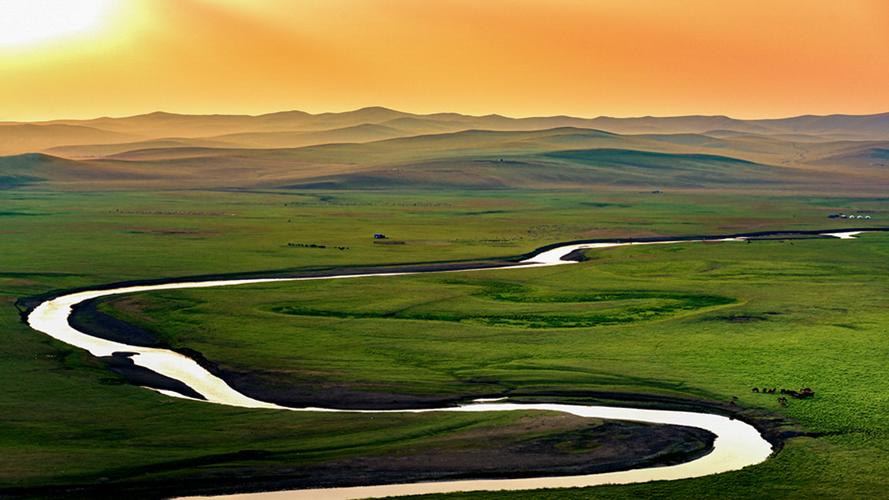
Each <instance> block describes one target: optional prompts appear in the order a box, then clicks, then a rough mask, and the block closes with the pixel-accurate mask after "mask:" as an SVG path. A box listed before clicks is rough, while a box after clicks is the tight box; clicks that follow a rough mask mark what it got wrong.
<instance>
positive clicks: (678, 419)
mask: <svg viewBox="0 0 889 500" xmlns="http://www.w3.org/2000/svg"><path fill="white" fill-rule="evenodd" d="M861 232H863V231H853V232H844V233H843V232H834V233H831V232H824V233H821V235H822V236H830V237H835V238H841V239H850V238H853V237H854V236H855V235H857V234H859V233H861ZM745 240H746V238H745V237H743V236H740V237H726V238H701V239H694V240H690V239H689V240H670V241H623V242H620V241H615V242H598V243H575V244H566V245H562V246H555V247H551V248H549V249H547V250H544V251H541V252H539V253H537V254H535V255H533V256H531V257H530V258H528V259H526V260H523V261H521V262H518V263H516V264H513V265H505V266H502V267H480V268H477V269H461V270H459V271H415V272H381V273H361V274H350V275H336V276H312V277H288V278H255V279H227V280H213V281H183V282H178V283H176V282H174V283H164V284H152V285H137V286H124V287H120V288H113V289H104V290H88V291H81V292H76V293H70V294H67V295H61V296H59V297H55V298H53V299H50V300H47V301H45V302H43V303H41V304H39V305H38V306H37V307H35V308H34V309H33V310H32V311H31V312H30V314H29V315H28V316H27V321H28V324H29V325H30V326H31V328H33V329H34V330H37V331H39V332H42V333H45V334H47V335H49V336H50V337H53V338H55V339H57V340H60V341H62V342H64V343H66V344H69V345H72V346H74V347H78V348H80V349H85V350H87V351H89V352H90V353H91V354H93V355H94V356H111V355H112V354H114V353H122V352H123V353H128V354H129V355H130V359H132V361H133V362H134V363H135V364H136V365H137V366H141V367H144V368H147V369H149V370H151V371H153V372H156V373H158V374H160V375H163V376H165V377H169V378H171V379H174V380H178V381H181V382H183V383H184V384H186V385H187V386H188V387H190V388H191V389H193V390H194V391H196V392H197V393H198V394H200V395H201V396H203V397H204V400H202V401H206V402H210V403H216V404H223V405H229V406H237V407H243V408H266V409H270V410H287V411H300V412H352V413H395V412H407V413H426V412H491V411H518V410H521V411H527V410H538V411H554V412H563V413H569V414H572V415H577V416H581V417H589V418H600V419H616V420H628V421H635V422H644V423H651V424H671V425H683V426H689V427H696V428H700V429H704V430H707V431H709V432H711V433H713V434H715V435H716V439H715V441H714V443H713V450H712V451H711V452H710V453H708V454H707V455H704V456H702V457H700V458H697V459H694V460H691V461H689V462H685V463H681V464H677V465H670V466H662V467H648V468H640V469H631V470H625V471H618V472H606V473H597V474H586V475H578V476H558V477H537V478H522V479H484V480H465V481H464V480H461V481H436V482H420V483H404V484H388V485H379V486H358V487H346V488H325V489H314V490H313V489H306V490H290V491H283V492H266V493H255V494H245V495H236V496H237V497H243V498H247V497H254V496H256V497H259V496H262V497H263V498H266V499H268V498H274V497H280V498H285V497H286V498H288V499H291V498H294V499H301V498H305V499H351V498H369V497H384V496H392V495H409V494H423V493H451V492H457V491H474V490H485V491H491V490H524V489H535V488H564V487H583V486H595V485H601V484H627V483H637V482H645V481H655V480H672V479H684V478H692V477H699V476H705V475H709V474H716V473H720V472H727V471H732V470H737V469H741V468H743V467H747V466H750V465H755V464H758V463H760V462H762V461H764V460H766V459H767V458H768V457H769V455H771V453H772V446H771V444H770V443H769V442H768V441H766V440H765V439H764V438H763V436H762V435H761V434H760V433H759V432H758V431H757V430H756V429H755V428H754V427H753V426H751V425H749V424H747V423H744V422H742V421H740V420H734V419H732V418H729V417H725V416H721V415H714V414H707V413H697V412H688V411H667V410H646V409H638V408H624V407H617V406H584V405H570V404H555V403H533V404H524V403H521V404H520V403H511V402H509V401H508V400H494V401H492V400H476V402H473V403H472V404H467V405H462V406H455V407H444V408H433V409H416V410H410V409H408V410H338V409H333V408H312V407H308V408H289V407H284V406H279V405H276V404H272V403H268V402H265V401H259V400H256V399H253V398H250V397H248V396H246V395H244V394H241V393H239V392H237V391H235V390H234V389H232V388H231V387H229V385H228V384H226V383H225V381H223V380H222V379H220V378H218V377H216V376H214V375H213V374H211V373H210V372H208V371H207V370H205V369H204V368H203V367H202V366H201V365H199V364H198V363H197V362H195V361H194V360H193V359H191V358H189V357H187V356H184V355H182V354H179V353H176V352H173V351H169V350H166V349H159V348H152V347H141V346H133V345H128V344H123V343H120V342H114V341H111V340H106V339H102V338H98V337H93V336H91V335H89V334H87V333H84V332H81V331H79V330H77V329H75V328H74V327H72V326H71V325H70V324H69V317H70V316H71V313H72V308H73V307H74V306H75V305H77V304H80V303H82V302H84V301H87V300H91V299H96V298H99V297H106V296H109V295H120V294H130V293H140V292H149V291H155V290H174V289H184V288H209V287H221V286H237V285H250V284H256V283H268V282H283V281H305V280H327V279H353V278H369V277H374V276H401V275H408V274H417V273H419V272H467V271H482V270H485V271H490V270H496V269H522V268H534V267H545V266H557V265H569V264H574V263H576V262H575V261H572V260H565V259H564V258H565V257H566V256H568V255H569V254H571V253H572V252H575V251H577V250H582V249H593V248H611V247H618V246H626V245H655V244H672V243H688V242H700V241H745ZM159 392H162V393H164V394H166V395H168V396H174V397H185V396H183V395H181V394H179V393H177V392H174V391H168V390H161V391H159Z"/></svg>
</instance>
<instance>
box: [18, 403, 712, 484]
mask: <svg viewBox="0 0 889 500" xmlns="http://www.w3.org/2000/svg"><path fill="white" fill-rule="evenodd" d="M533 419H534V421H535V422H534V428H532V429H530V432H532V433H533V435H534V437H530V438H529V437H527V436H526V435H525V433H526V432H529V429H526V426H527V425H528V423H527V422H525V423H520V424H521V425H516V426H510V427H506V428H492V427H489V428H486V429H484V430H483V431H468V432H458V433H456V434H455V435H454V437H453V439H451V440H449V442H448V443H445V444H442V445H441V446H437V447H436V448H435V449H424V448H420V447H412V446H405V447H402V448H399V449H397V450H394V451H392V452H390V453H387V454H381V455H370V456H358V457H351V458H341V459H334V460H327V461H321V462H317V463H312V464H307V463H305V460H301V459H300V458H299V457H298V456H299V453H298V452H288V451H268V450H243V451H240V452H235V453H227V454H220V455H209V456H205V457H197V458H192V459H186V460H176V461H170V462H165V463H157V464H151V465H146V466H145V467H141V468H133V469H125V470H117V471H113V472H110V473H107V474H106V476H108V477H114V478H117V479H115V480H114V481H111V480H105V481H101V480H100V481H84V482H83V483H81V484H71V485H68V486H59V487H53V488H35V489H25V488H21V489H7V490H0V496H3V497H7V496H10V497H50V496H58V497H62V496H64V497H82V498H96V497H108V498H112V497H118V498H119V497H120V496H121V495H126V496H127V497H130V498H164V497H168V496H173V495H183V494H190V495H196V494H223V493H234V492H250V491H269V490H283V489H305V488H318V487H343V486H345V487H347V486H356V485H375V484H390V483H408V482H418V481H443V480H459V479H465V478H470V477H471V478H516V477H545V476H556V475H575V474H592V473H599V472H610V471H616V470H626V469H633V468H640V467H654V466H660V465H672V464H677V463H683V462H687V461H689V460H693V459H694V458H697V457H700V456H703V455H705V454H707V453H709V452H710V450H711V449H712V445H713V440H714V437H715V436H714V435H713V434H711V433H709V432H707V431H704V430H701V429H694V428H689V427H679V426H668V425H647V424H641V423H629V422H604V423H589V422H585V421H584V419H580V418H577V417H569V416H565V415H548V416H542V415H538V416H535V417H533ZM566 428H567V429H566ZM183 469H185V470H194V473H193V474H190V477H189V478H187V479H168V480H154V481H147V480H144V479H141V480H140V478H144V477H145V476H147V475H160V474H163V473H165V472H171V471H180V470H183Z"/></svg>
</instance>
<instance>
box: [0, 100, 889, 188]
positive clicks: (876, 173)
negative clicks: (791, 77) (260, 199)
mask: <svg viewBox="0 0 889 500" xmlns="http://www.w3.org/2000/svg"><path fill="white" fill-rule="evenodd" d="M0 155H5V156H0V188H21V187H24V186H29V185H35V184H40V183H53V184H54V185H59V186H61V185H65V186H71V187H74V188H77V189H80V188H90V189H92V188H96V187H110V188H131V187H139V188H145V187H148V188H164V189H166V188H243V187H251V188H253V187H263V188H287V189H319V188H323V189H356V188H372V189H376V188H388V187H404V186H410V187H416V188H436V187H459V188H513V187H522V188H576V187H583V186H604V185H608V186H619V187H620V186H622V187H624V188H631V189H637V188H638V189H655V190H656V189H659V188H661V187H671V188H682V189H741V190H745V189H794V190H802V189H808V190H811V191H813V192H816V191H817V192H820V191H824V190H831V189H835V186H839V185H842V186H844V188H845V189H848V190H853V191H856V192H865V191H867V192H877V193H880V192H886V191H887V187H889V183H887V179H889V166H887V165H889V114H880V115H868V116H850V115H832V116H800V117H794V118H784V119H775V120H737V119H732V118H728V117H724V116H682V117H667V118H654V117H642V118H607V117H601V118H592V119H586V118H573V117H568V116H554V117H539V118H508V117H504V116H499V115H488V116H468V115H461V114H457V113H436V114H428V115H418V114H412V113H403V112H400V111H395V110H391V109H386V108H380V107H372V108H363V109H359V110H356V111H349V112H345V113H321V114H309V113H304V112H301V111H287V112H281V113H272V114H266V115H259V116H246V115H177V114H171V113H161V112H158V113H151V114H147V115H139V116H131V117H126V118H97V119H93V120H53V121H49V122H39V123H3V124H0Z"/></svg>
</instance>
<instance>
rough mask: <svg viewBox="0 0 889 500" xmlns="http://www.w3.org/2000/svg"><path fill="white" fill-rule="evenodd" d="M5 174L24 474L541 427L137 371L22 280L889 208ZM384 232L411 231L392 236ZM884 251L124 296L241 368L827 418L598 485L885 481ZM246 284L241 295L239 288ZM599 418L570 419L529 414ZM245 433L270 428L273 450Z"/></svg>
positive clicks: (411, 390)
mask: <svg viewBox="0 0 889 500" xmlns="http://www.w3.org/2000/svg"><path fill="white" fill-rule="evenodd" d="M0 200H2V205H3V210H2V211H0V222H2V226H0V234H2V235H3V237H2V238H0V300H2V301H3V302H4V303H5V304H7V307H4V308H2V310H0V325H2V332H3V334H4V335H5V338H6V342H4V343H3V344H2V346H0V381H2V382H0V388H2V390H0V401H2V406H3V408H4V416H3V417H2V419H3V423H4V425H3V426H2V427H0V450H2V454H0V457H2V458H0V461H2V463H0V488H2V489H4V490H6V491H10V490H8V488H15V487H33V486H37V485H59V484H73V483H102V482H115V481H131V482H138V481H157V480H169V479H177V480H182V479H184V478H199V479H200V480H204V481H210V480H218V478H219V477H221V476H229V477H235V478H238V477H242V476H244V475H251V476H252V477H254V478H255V477H258V476H262V475H263V474H267V475H270V476H273V475H274V474H278V473H280V470H281V464H287V465H288V466H290V467H305V466H308V465H312V464H316V465H317V464H320V463H324V462H325V461H326V463H331V461H336V460H344V459H347V458H348V459H355V457H368V456H371V457H372V456H377V457H381V456H382V457H384V456H386V455H387V454H389V453H396V452H403V451H404V450H405V449H406V448H407V449H420V448H424V447H430V446H433V447H438V448H447V447H448V446H454V447H460V446H462V445H461V443H466V442H467V441H472V440H473V439H475V438H474V436H477V434H478V433H479V432H480V433H482V434H484V435H487V436H496V435H498V434H497V433H504V434H510V432H513V431H510V429H513V430H514V429H522V428H528V427H529V424H528V422H527V421H525V420H523V419H526V418H527V416H526V415H520V414H516V415H494V416H491V415H485V416H479V415H387V416H385V417H382V416H377V417H376V418H375V419H373V420H368V419H366V418H364V417H362V416H355V415H338V416H336V417H335V418H331V417H329V416H327V417H325V418H324V419H319V418H318V417H313V416H311V415H299V414H289V413H288V414H283V413H278V412H266V411H248V410H238V409H231V408H223V407H217V406H212V405H206V404H199V403H193V402H187V401H179V400H172V399H169V398H166V397H164V396H161V395H157V394H154V393H152V392H149V391H146V390H143V389H140V388H136V387H132V386H129V385H126V384H123V383H122V380H121V379H119V378H118V377H117V376H115V375H114V374H112V373H111V372H108V371H107V370H106V369H105V368H104V367H103V365H102V364H101V363H100V362H99V361H97V360H95V359H93V358H91V357H90V356H88V355H87V354H85V353H83V352H80V351H77V350H74V349H70V348H68V347H66V346H64V345H62V344H59V343H57V342H54V341H52V340H50V339H48V338H46V337H43V336H41V335H39V334H37V333H35V332H33V331H31V330H29V329H28V328H27V326H26V325H24V324H23V323H21V322H20V321H19V317H18V313H17V311H16V310H15V308H14V307H13V302H14V300H15V299H16V298H18V297H24V296H29V295H35V294H39V293H45V292H49V291H52V290H61V289H66V288H72V287H80V286H90V285H97V284H102V283H107V282H113V281H120V280H129V279H146V278H156V277H165V276H184V275H194V274H204V273H228V272H247V271H260V270H275V269H303V268H312V267H331V266H339V265H354V264H385V263H404V262H428V261H442V260H453V259H475V258H484V257H492V256H505V255H516V254H521V253H524V252H526V251H529V250H531V249H533V248H535V247H537V246H540V245H543V244H546V243H551V242H554V241H560V240H571V239H578V238H596V237H613V236H631V235H636V236H642V235H656V234H662V235H664V234H699V233H730V232H738V231H750V230H765V229H792V228H819V227H824V226H830V225H832V226H833V227H842V225H843V223H842V222H832V221H828V220H827V219H826V218H825V216H826V214H827V213H829V212H833V211H847V212H852V211H858V210H862V211H869V213H872V214H874V215H875V218H874V221H873V222H874V224H878V223H879V221H880V216H881V215H883V214H887V213H889V207H887V205H886V200H885V199H879V198H874V199H854V198H821V199H813V198H806V199H803V198H793V197H780V196H737V195H719V194H681V193H664V194H651V193H638V192H613V191H612V192H608V193H604V194H602V193H599V194H597V193H591V192H587V191H580V190H577V191H553V192H545V193H541V192H526V191H490V192H473V193H472V194H471V195H469V194H466V193H460V192H447V191H438V192H428V191H427V192H400V193H395V192H385V191H382V192H353V193H349V192H324V193H319V192H292V191H275V192H226V191H218V192H206V191H204V192H198V191H180V192H102V193H89V192H59V191H49V190H31V189H19V190H7V191H0ZM374 232H383V233H386V234H387V235H389V236H390V237H391V238H392V239H393V240H396V241H404V242H405V244H404V245H379V244H374V243H373V240H372V238H371V235H372V234H373V233H374ZM288 243H294V244H297V245H299V244H304V245H316V246H319V247H324V248H318V247H309V246H293V245H290V246H289V245H288ZM337 247H344V249H339V248H337ZM887 252H889V239H887V237H886V236H885V235H868V236H866V237H863V238H862V239H861V240H859V241H838V240H826V241H797V242H793V244H791V243H780V242H755V243H751V244H732V243H730V244H724V245H723V244H707V245H703V244H701V245H695V244H689V245H680V246H666V247H650V248H633V249H619V250H609V251H604V252H595V253H591V254H590V257H591V259H592V260H591V261H590V262H588V263H585V264H581V265H576V266H568V267H566V268H564V269H563V268H559V269H548V270H547V269H544V270H526V271H518V270H516V271H497V272H482V273H465V274H451V275H447V276H422V277H410V278H398V279H388V278H387V279H368V280H356V281H349V282H339V283H333V282H329V283H321V282H318V283H299V284H290V285H274V286H271V285H267V286H264V287H250V288H242V289H239V290H238V292H239V293H237V294H235V293H232V292H233V290H205V291H193V292H188V293H184V292H183V293H175V294H173V293H171V294H151V295H145V296H140V297H137V298H135V299H133V300H132V301H130V302H129V303H126V302H124V303H123V305H122V306H120V314H124V315H131V317H132V318H138V319H139V320H140V321H142V322H143V323H144V324H145V325H147V326H148V327H149V328H151V329H152V330H154V331H156V333H157V334H158V335H162V336H163V337H164V338H165V339H167V340H169V341H170V342H172V343H176V344H177V345H184V346H188V347H191V348H194V349H197V350H199V351H201V352H202V353H204V354H205V355H206V356H207V357H208V358H209V359H212V360H214V361H217V362H220V363H222V364H224V365H226V366H230V367H231V368H232V369H243V370H253V369H264V370H265V371H267V372H284V373H285V374H286V375H287V376H293V377H298V378H299V380H301V381H304V382H305V383H307V384H309V385H311V384H314V383H316V382H321V381H326V382H328V383H330V384H337V385H338V386H343V387H352V388H357V389H359V390H365V389H368V385H370V386H373V385H374V383H378V384H384V385H385V390H386V391H389V392H392V393H398V392H403V393H406V394H430V393H436V394H437V393H441V392H445V393H449V394H453V395H472V394H478V393H485V394H489V393H498V392H503V391H511V392H512V393H516V394H521V393H522V391H526V392H527V393H531V392H534V391H540V390H559V389H565V388H571V389H588V390H620V391H628V392H645V393H658V394H669V395H680V396H687V397H693V398H698V399H703V400H711V401H722V402H725V401H727V400H728V399H729V398H731V396H738V397H739V404H740V405H741V406H743V407H756V408H763V409H766V410H768V411H771V412H774V413H775V414H778V415H785V416H787V417H790V418H792V419H795V420H797V421H798V422H799V423H800V425H801V427H802V428H803V429H805V430H806V431H810V432H823V433H827V435H825V436H824V437H819V438H797V439H792V440H790V441H789V442H788V445H787V447H786V449H785V450H784V451H783V452H782V453H780V454H779V455H778V456H777V457H776V458H775V459H774V460H771V461H769V462H767V463H766V464H763V465H761V466H757V467H755V468H753V469H750V470H747V471H742V472H739V473H733V474H726V475H721V476H718V477H714V478H705V479H701V480H693V481H681V482H675V483H667V484H662V485H642V486H632V487H627V488H617V489H615V488H597V489H592V490H585V491H583V492H582V493H578V496H582V497H589V496H593V495H599V494H601V495H604V496H619V495H627V496H629V495H638V494H642V493H646V494H667V493H670V494H677V495H684V496H688V495H697V496H699V495H701V494H703V493H704V492H709V493H710V494H711V495H713V496H717V495H719V494H724V493H726V492H727V491H728V492H732V493H735V494H737V495H738V496H750V497H753V496H756V497H762V496H778V495H783V494H788V493H791V494H792V493H794V492H797V493H798V494H799V496H811V495H813V494H824V495H829V496H841V495H842V493H847V492H849V491H855V492H859V493H860V494H861V496H874V495H878V494H880V492H881V491H882V486H881V483H882V481H881V480H880V478H881V477H884V476H885V474H886V472H889V471H887V470H885V469H886V467H887V466H886V465H885V464H887V463H889V437H887V436H886V434H885V431H884V430H883V429H885V427H886V425H885V424H886V422H884V420H885V418H884V416H885V415H886V409H887V408H886V399H885V397H884V396H883V395H884V394H886V393H887V391H886V389H887V387H886V384H889V381H887V380H885V378H884V377H882V376H881V375H880V374H881V373H882V363H883V360H885V359H886V354H887V353H886V346H887V345H889V344H886V342H885V339H884V338H883V337H884V336H885V334H886V328H885V321H886V318H885V313H884V311H885V309H886V305H887V304H886V300H885V297H886V286H887V285H886V280H885V278H884V276H885V275H886V262H889V261H887V258H886V257H887ZM393 289H399V290H405V291H409V292H410V293H404V294H397V295H393V294H391V293H390V292H391V290H393ZM355 298H360V299H361V301H360V302H357V301H355V300H354V299H355ZM233 310H234V311H237V312H238V316H239V317H228V316H226V315H222V314H220V311H229V312H230V311H233ZM244 324H249V325H251V326H250V328H246V329H245V328H243V326H244ZM294 339H298V341H294ZM334 347H335V351H336V352H337V353H338V354H339V355H341V356H337V358H336V359H334V358H333V357H332V355H331V352H332V351H331V349H332V348H334ZM371 380H373V381H376V382H374V383H369V381H371ZM754 385H760V386H793V387H796V386H802V385H807V386H812V387H813V388H814V389H815V390H816V392H817V393H818V396H817V398H816V399H815V400H814V401H806V402H796V401H792V402H791V404H790V406H788V407H786V408H783V407H780V406H778V404H777V402H776V401H775V400H774V397H769V396H762V395H756V394H752V393H750V387H752V386H754ZM370 388H371V389H374V390H380V387H370ZM551 418H555V417H551ZM585 426H586V424H585V423H580V422H576V421H572V422H567V421H562V420H559V421H556V420H553V423H552V424H551V425H543V426H542V427H541V428H539V429H538V431H537V433H536V434H534V433H532V435H531V436H530V437H529V438H543V437H547V436H549V437H551V436H553V435H562V434H564V433H566V432H574V431H577V430H578V429H583V428H586V427H585ZM511 435H512V436H513V437H512V438H511V439H516V440H518V439H520V437H519V436H518V435H517V434H516V433H513V434H511ZM461 436H462V437H461ZM492 439H493V438H492ZM507 442H510V441H508V440H507ZM245 450H247V451H249V450H264V451H268V452H272V453H271V454H267V455H262V456H261V458H257V456H256V455H250V454H249V453H248V454H246V455H245V454H243V452H244V451H245ZM239 452H241V453H242V454H237V453H239ZM257 471H260V473H257ZM276 471H277V472H276ZM103 478H104V479H103ZM545 495H546V494H544V493H528V494H512V495H511V497H522V496H524V497H539V498H543V497H545ZM564 495H565V493H564V492H559V493H558V495H556V494H553V496H554V497H555V496H564Z"/></svg>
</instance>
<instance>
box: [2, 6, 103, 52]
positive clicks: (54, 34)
mask: <svg viewBox="0 0 889 500" xmlns="http://www.w3.org/2000/svg"><path fill="white" fill-rule="evenodd" d="M114 1H115V0H0V47H11V46H20V45H29V44H33V43H39V42H43V41H47V40H51V39H54V38H60V37H67V36H71V35H79V34H84V33H89V32H91V31H94V30H96V29H97V28H99V27H100V26H101V25H102V21H103V20H104V18H105V15H106V14H107V13H108V10H109V8H110V7H111V5H112V4H113V3H114Z"/></svg>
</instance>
